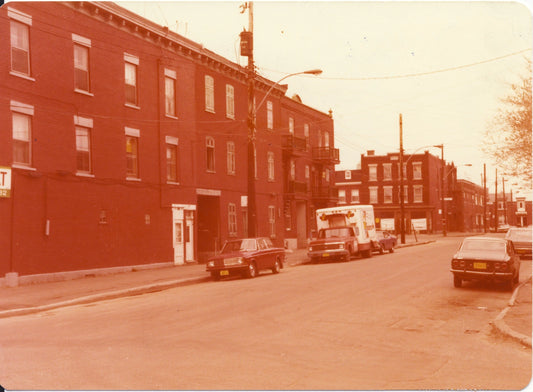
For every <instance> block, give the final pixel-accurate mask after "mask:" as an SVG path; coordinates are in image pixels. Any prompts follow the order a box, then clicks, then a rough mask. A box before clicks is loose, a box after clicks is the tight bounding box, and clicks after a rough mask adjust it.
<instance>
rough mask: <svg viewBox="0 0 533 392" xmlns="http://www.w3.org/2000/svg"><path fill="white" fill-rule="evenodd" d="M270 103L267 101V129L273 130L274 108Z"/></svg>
mask: <svg viewBox="0 0 533 392" xmlns="http://www.w3.org/2000/svg"><path fill="white" fill-rule="evenodd" d="M273 106H274V105H273V104H272V101H267V106H266V108H267V128H268V129H274V108H273Z"/></svg>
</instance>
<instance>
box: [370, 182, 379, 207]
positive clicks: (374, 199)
mask: <svg viewBox="0 0 533 392" xmlns="http://www.w3.org/2000/svg"><path fill="white" fill-rule="evenodd" d="M368 192H369V203H370V204H377V203H378V187H377V186H370V187H368Z"/></svg>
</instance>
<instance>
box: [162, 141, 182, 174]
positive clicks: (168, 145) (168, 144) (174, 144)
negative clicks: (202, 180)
mask: <svg viewBox="0 0 533 392" xmlns="http://www.w3.org/2000/svg"><path fill="white" fill-rule="evenodd" d="M165 143H166V151H165V154H166V163H167V183H169V184H179V151H178V145H179V139H178V138H177V137H175V136H168V135H167V136H166V137H165ZM169 148H172V149H173V150H174V151H175V153H176V162H175V167H174V171H175V172H176V178H171V176H170V170H169V166H170V164H171V162H170V161H169V156H168V151H169Z"/></svg>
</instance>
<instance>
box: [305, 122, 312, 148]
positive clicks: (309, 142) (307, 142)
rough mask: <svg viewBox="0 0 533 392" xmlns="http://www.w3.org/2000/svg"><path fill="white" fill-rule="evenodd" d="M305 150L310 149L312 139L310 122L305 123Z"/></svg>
mask: <svg viewBox="0 0 533 392" xmlns="http://www.w3.org/2000/svg"><path fill="white" fill-rule="evenodd" d="M304 137H305V150H306V151H309V148H310V146H311V141H310V138H309V124H304Z"/></svg>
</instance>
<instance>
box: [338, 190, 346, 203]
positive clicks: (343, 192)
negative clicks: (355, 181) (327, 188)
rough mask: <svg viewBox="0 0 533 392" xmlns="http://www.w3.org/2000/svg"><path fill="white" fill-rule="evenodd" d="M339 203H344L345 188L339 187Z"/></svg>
mask: <svg viewBox="0 0 533 392" xmlns="http://www.w3.org/2000/svg"><path fill="white" fill-rule="evenodd" d="M339 204H346V190H344V189H339Z"/></svg>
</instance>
